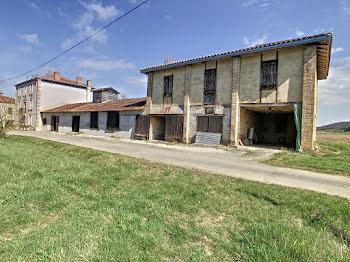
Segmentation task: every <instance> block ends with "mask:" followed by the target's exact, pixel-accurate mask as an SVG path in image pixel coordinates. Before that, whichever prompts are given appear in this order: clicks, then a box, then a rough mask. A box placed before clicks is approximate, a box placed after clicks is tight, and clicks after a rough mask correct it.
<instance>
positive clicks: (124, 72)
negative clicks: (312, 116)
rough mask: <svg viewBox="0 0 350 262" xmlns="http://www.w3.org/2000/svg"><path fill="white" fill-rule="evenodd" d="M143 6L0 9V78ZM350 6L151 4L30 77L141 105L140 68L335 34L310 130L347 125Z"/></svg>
mask: <svg viewBox="0 0 350 262" xmlns="http://www.w3.org/2000/svg"><path fill="white" fill-rule="evenodd" d="M140 2H142V1H141V0H105V1H102V0H99V1H91V0H50V1H47V0H33V1H31V0H0V25H1V26H0V35H1V37H0V79H4V78H7V77H11V76H14V75H18V74H20V73H23V72H26V71H28V70H29V69H32V68H34V67H36V66H38V65H40V64H42V63H43V62H45V61H47V60H48V59H50V58H52V57H54V56H56V55H57V54H59V53H60V52H62V51H64V50H65V49H66V48H69V47H70V46H72V45H73V44H75V43H77V42H78V41H79V40H81V39H82V38H84V37H85V36H87V35H89V34H91V33H92V32H94V31H95V30H97V29H99V28H100V27H102V26H104V25H105V24H107V23H108V22H110V21H112V20H113V19H115V18H116V17H118V16H120V15H122V14H123V13H124V12H126V11H128V10H129V9H131V8H132V7H134V6H135V5H137V4H138V3H140ZM349 26H350V0H293V1H287V0H215V1H213V0H192V1H190V0H186V1H185V0H150V1H149V2H148V3H147V4H146V5H145V6H142V7H141V8H139V9H137V10H136V11H135V12H133V13H131V14H130V15H128V16H127V17H125V18H123V19H122V20H120V21H119V22H117V23H115V24H113V25H112V26H111V27H109V28H108V29H107V30H105V31H103V32H102V33H100V34H98V35H97V36H96V37H94V38H93V39H90V40H89V41H88V42H86V43H84V44H82V45H80V46H79V47H78V48H76V49H74V50H72V51H71V52H69V53H67V54H66V55H65V56H63V57H61V58H60V59H58V60H56V61H54V62H52V63H50V64H49V65H47V66H45V67H44V68H41V69H39V70H37V71H35V72H33V73H30V74H28V75H26V76H24V77H20V78H17V79H15V80H12V81H9V82H6V83H1V85H0V92H3V93H5V95H9V96H14V95H15V88H14V85H15V84H16V83H19V82H21V81H24V80H26V79H30V78H31V76H33V75H45V74H46V73H47V72H49V71H51V72H53V71H60V72H61V76H63V77H67V78H72V79H75V78H76V76H78V75H79V76H82V77H83V81H86V80H92V85H93V86H94V87H96V88H100V87H109V86H112V87H113V88H115V89H117V90H118V91H120V92H121V93H123V94H125V95H126V96H127V97H144V96H146V86H147V78H146V76H145V75H143V74H141V73H140V70H139V69H140V68H142V67H146V66H152V65H158V64H162V63H164V58H165V57H167V56H169V57H171V58H173V59H174V61H177V60H182V59H187V58H194V57H198V56H203V55H207V54H215V53H218V52H224V51H230V50H235V49H239V48H244V47H248V46H253V45H257V44H262V43H268V42H273V41H279V40H286V39H289V38H295V37H300V36H306V35H312V34H317V33H323V32H334V41H333V48H332V56H331V65H330V74H329V76H328V79H327V80H321V81H319V98H318V126H320V125H324V124H328V123H332V122H336V121H350V114H349V111H350V46H349V45H348V44H347V43H349V42H347V41H350V34H349Z"/></svg>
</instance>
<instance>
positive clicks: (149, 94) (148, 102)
mask: <svg viewBox="0 0 350 262" xmlns="http://www.w3.org/2000/svg"><path fill="white" fill-rule="evenodd" d="M152 89H153V72H150V73H148V82H147V100H146V115H149V114H150V113H151V107H152Z"/></svg>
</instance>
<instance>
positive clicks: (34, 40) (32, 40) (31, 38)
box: [19, 34, 39, 45]
mask: <svg viewBox="0 0 350 262" xmlns="http://www.w3.org/2000/svg"><path fill="white" fill-rule="evenodd" d="M19 37H20V38H22V39H23V40H24V41H26V42H27V43H29V44H33V45H37V44H39V36H38V34H22V35H19Z"/></svg>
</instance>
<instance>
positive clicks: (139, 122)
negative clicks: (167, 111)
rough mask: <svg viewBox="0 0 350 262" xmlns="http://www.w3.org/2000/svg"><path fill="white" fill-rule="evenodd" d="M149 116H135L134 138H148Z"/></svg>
mask: <svg viewBox="0 0 350 262" xmlns="http://www.w3.org/2000/svg"><path fill="white" fill-rule="evenodd" d="M150 119H151V117H150V116H145V115H141V116H139V117H137V118H136V123H135V134H134V138H135V139H149V126H150Z"/></svg>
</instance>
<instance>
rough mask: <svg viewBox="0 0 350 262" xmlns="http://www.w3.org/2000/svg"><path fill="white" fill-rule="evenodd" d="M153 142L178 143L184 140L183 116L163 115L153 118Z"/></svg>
mask: <svg viewBox="0 0 350 262" xmlns="http://www.w3.org/2000/svg"><path fill="white" fill-rule="evenodd" d="M151 130H152V137H151V139H153V140H163V141H170V142H172V141H178V142H181V141H182V139H183V115H162V116H152V117H151Z"/></svg>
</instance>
